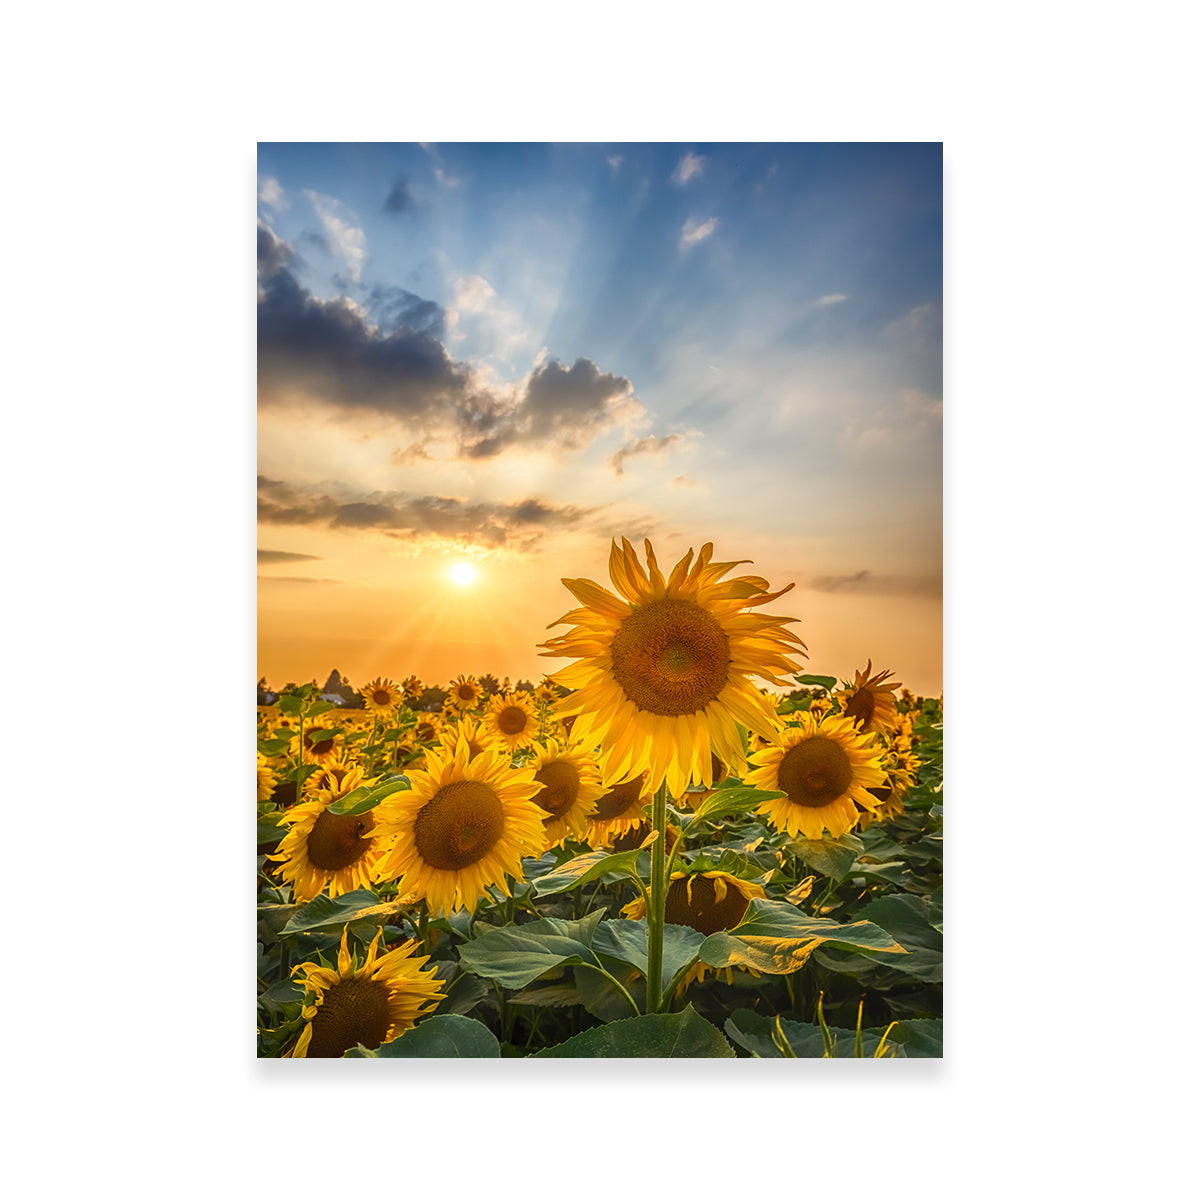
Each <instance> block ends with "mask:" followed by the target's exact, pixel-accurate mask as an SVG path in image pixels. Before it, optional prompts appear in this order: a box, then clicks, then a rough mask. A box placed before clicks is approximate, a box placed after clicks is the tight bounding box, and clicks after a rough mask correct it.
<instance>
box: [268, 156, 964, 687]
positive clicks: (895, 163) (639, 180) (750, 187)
mask: <svg viewBox="0 0 1200 1200" xmlns="http://www.w3.org/2000/svg"><path fill="white" fill-rule="evenodd" d="M257 171H258V178H257V188H258V194H257V246H258V317H257V321H258V444H257V451H258V472H259V480H258V673H259V675H260V676H265V677H266V678H267V680H268V682H269V683H270V684H271V685H273V686H275V687H279V686H282V685H283V684H284V683H286V682H303V681H305V680H308V679H312V678H316V679H317V680H318V682H323V681H324V679H325V677H326V676H327V675H328V673H329V671H330V670H331V669H334V668H336V669H338V670H339V671H340V672H341V673H342V675H343V676H345V677H347V678H349V679H350V681H351V682H352V683H353V684H355V685H358V686H361V685H362V684H363V683H365V682H366V681H367V680H368V679H369V678H373V677H374V676H376V675H380V674H382V675H385V676H391V677H392V678H395V679H400V678H403V677H404V676H407V675H410V674H416V675H418V676H420V677H421V678H422V679H423V680H424V681H425V682H426V683H429V684H433V683H439V682H441V683H444V682H447V681H448V680H450V679H452V678H454V677H455V676H456V675H459V674H468V675H471V674H474V675H479V674H483V673H485V672H491V673H493V674H495V675H497V676H498V677H503V676H505V675H507V676H509V677H510V678H511V679H512V680H513V681H514V682H515V681H516V680H517V679H519V678H528V679H530V680H533V681H535V682H536V681H537V680H538V679H540V678H541V677H542V676H543V675H544V674H546V673H548V672H550V671H553V670H554V669H556V667H559V666H563V665H565V664H566V660H562V659H554V658H547V657H541V656H539V652H538V643H540V642H543V641H545V639H546V638H547V637H548V636H551V635H552V633H553V632H554V631H551V630H549V629H548V628H547V627H548V626H549V625H550V624H551V623H552V622H555V621H556V620H557V619H558V618H559V617H561V616H562V615H563V614H564V613H566V612H567V611H568V610H569V609H571V608H574V607H575V606H576V602H575V600H574V599H573V597H572V596H571V595H570V593H569V592H568V591H567V590H566V588H564V587H563V585H562V583H561V580H562V578H563V577H584V578H590V579H593V580H596V581H597V582H599V583H601V584H603V585H606V586H607V585H608V583H609V581H608V576H607V562H608V551H609V545H610V541H611V539H612V538H614V537H615V538H618V539H619V538H620V537H622V536H624V537H628V538H629V539H630V540H631V541H633V542H634V544H635V545H637V546H638V547H639V549H641V548H642V539H644V538H649V539H650V540H651V541H652V543H653V545H654V548H655V552H656V555H657V557H658V560H659V562H660V563H662V564H663V565H664V566H669V565H671V564H673V563H674V562H676V561H677V560H678V559H679V558H680V557H682V556H683V554H685V553H686V551H687V550H688V549H689V548H694V549H696V550H699V548H700V546H701V545H702V544H703V543H705V542H708V541H711V542H713V543H714V546H715V557H716V558H718V559H723V560H736V559H748V560H751V561H752V563H753V565H752V566H747V567H746V568H744V569H745V570H746V571H748V572H752V573H754V574H757V575H762V576H765V577H766V578H767V580H768V581H769V582H770V584H771V586H772V588H773V589H775V588H779V587H781V586H783V585H785V584H788V583H794V584H795V587H794V588H793V590H792V591H790V592H788V593H787V594H786V595H785V596H783V597H781V598H779V599H778V600H776V601H774V602H772V603H771V604H770V605H769V606H767V607H766V608H765V609H763V610H762V611H765V612H770V613H774V614H778V615H786V616H790V617H795V618H798V623H797V624H796V625H795V626H794V628H795V629H796V631H797V632H798V633H799V636H800V637H801V638H802V639H803V640H804V641H805V642H806V644H807V647H808V658H807V659H806V660H804V661H803V662H802V663H801V669H803V670H807V671H810V672H813V673H817V674H826V675H835V676H837V677H838V678H839V679H845V678H852V677H853V674H854V671H855V670H857V669H863V668H865V667H866V665H867V662H868V660H871V662H872V663H873V669H874V670H880V669H885V668H886V669H888V670H891V671H893V672H894V673H895V678H897V679H899V680H901V681H902V682H904V683H905V684H906V685H907V686H909V687H911V688H912V689H913V690H914V691H915V692H917V693H918V694H921V695H937V694H939V693H940V692H941V691H942V146H941V144H940V143H881V144H867V143H846V144H839V143H818V144H802V143H749V144H736V143H718V144H704V143H673V144H665V143H632V144H604V143H578V144H562V145H560V144H550V143H528V144H509V143H496V142H490V143H476V144H436V145H435V144H415V143H414V144H401V143H395V144H376V143H351V144H326V143H321V144H315V143H302V142H294V143H279V144H273V143H260V144H259V146H258V162H257ZM559 632H561V630H560V631H559Z"/></svg>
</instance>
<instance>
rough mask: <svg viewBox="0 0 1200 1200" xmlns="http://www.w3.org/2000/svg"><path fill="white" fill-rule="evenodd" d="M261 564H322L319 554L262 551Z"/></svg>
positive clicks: (260, 554)
mask: <svg viewBox="0 0 1200 1200" xmlns="http://www.w3.org/2000/svg"><path fill="white" fill-rule="evenodd" d="M258 561H259V562H260V563H285V562H320V561H321V556H320V555H319V554H293V553H292V552H291V551H290V550H260V551H259V552H258Z"/></svg>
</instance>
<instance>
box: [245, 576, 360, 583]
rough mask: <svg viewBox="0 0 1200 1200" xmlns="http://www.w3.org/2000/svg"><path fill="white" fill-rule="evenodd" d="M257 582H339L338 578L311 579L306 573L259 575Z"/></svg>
mask: <svg viewBox="0 0 1200 1200" xmlns="http://www.w3.org/2000/svg"><path fill="white" fill-rule="evenodd" d="M258 582H259V583H341V582H342V581H341V580H340V579H313V578H312V577H311V576H308V575H260V576H259V577H258Z"/></svg>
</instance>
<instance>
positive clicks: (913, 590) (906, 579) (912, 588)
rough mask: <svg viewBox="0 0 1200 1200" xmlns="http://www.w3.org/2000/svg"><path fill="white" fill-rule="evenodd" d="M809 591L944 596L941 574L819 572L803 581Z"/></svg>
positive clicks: (871, 594) (872, 594)
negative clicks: (821, 573) (844, 573)
mask: <svg viewBox="0 0 1200 1200" xmlns="http://www.w3.org/2000/svg"><path fill="white" fill-rule="evenodd" d="M804 586H805V587H806V588H807V589H808V590H809V591H810V592H840V593H851V594H858V595H864V596H866V595H870V596H927V597H928V596H941V594H942V577H941V575H876V574H875V573H874V572H873V571H867V570H863V571H856V572H854V574H852V575H816V576H814V577H812V578H811V579H809V580H808V582H807V584H805V585H804Z"/></svg>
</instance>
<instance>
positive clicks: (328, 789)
mask: <svg viewBox="0 0 1200 1200" xmlns="http://www.w3.org/2000/svg"><path fill="white" fill-rule="evenodd" d="M363 782H364V780H363V770H362V767H361V766H360V765H359V764H358V763H356V762H354V761H353V760H352V759H348V758H347V757H346V756H345V755H344V754H339V755H338V756H337V757H336V758H331V759H329V760H328V761H327V762H324V763H322V764H321V765H320V766H319V767H318V768H317V769H316V770H315V771H314V772H313V773H312V774H311V775H310V776H309V777H308V778H307V779H306V780H305V781H304V798H305V799H306V800H314V799H316V797H317V794H318V793H322V794H327V795H328V798H329V800H330V801H332V800H336V799H337V798H338V797H339V796H344V795H346V793H347V792H352V791H353V790H354V789H355V788H356V787H358V786H359V784H361V783H363Z"/></svg>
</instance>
